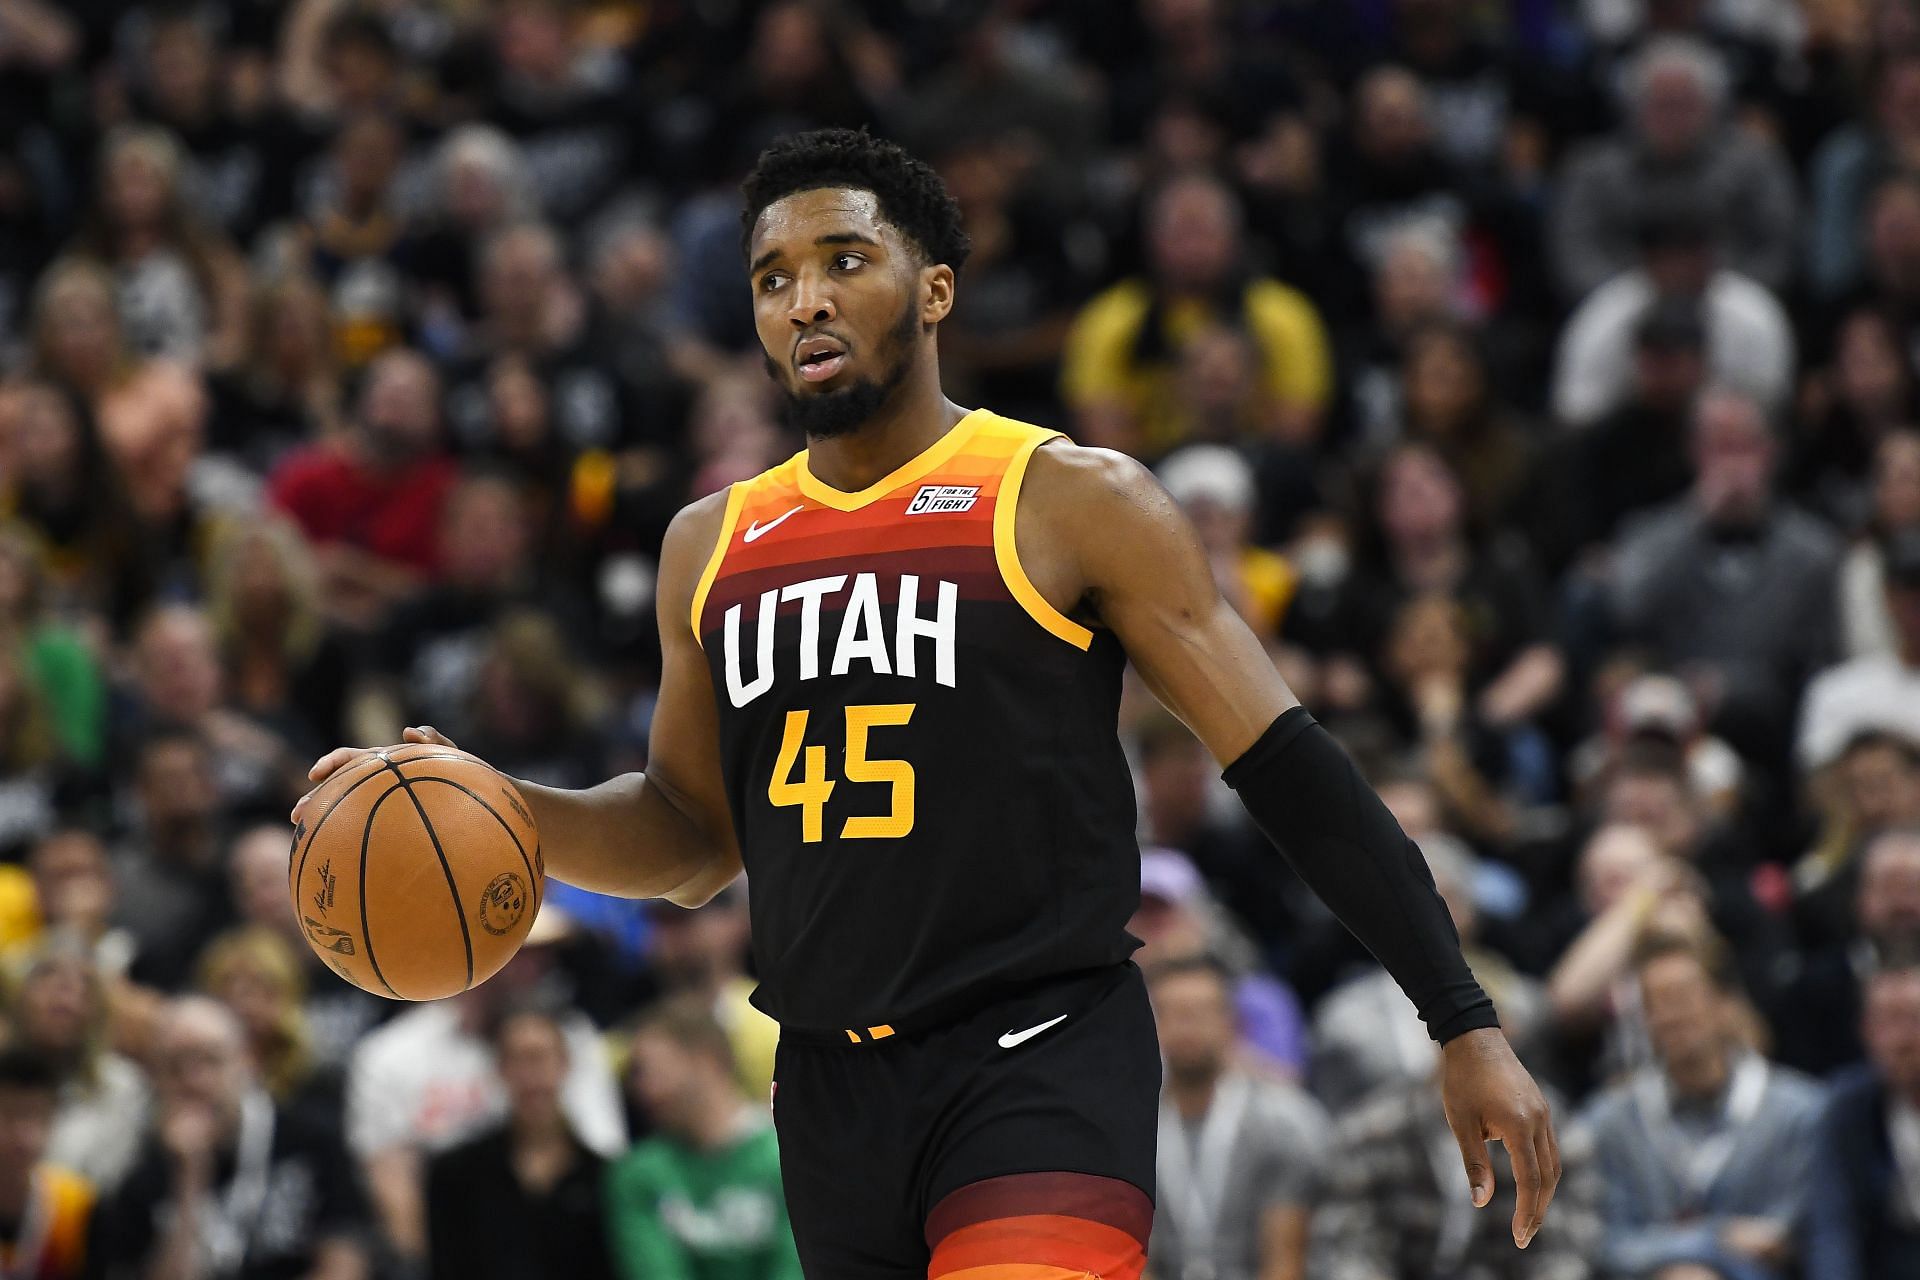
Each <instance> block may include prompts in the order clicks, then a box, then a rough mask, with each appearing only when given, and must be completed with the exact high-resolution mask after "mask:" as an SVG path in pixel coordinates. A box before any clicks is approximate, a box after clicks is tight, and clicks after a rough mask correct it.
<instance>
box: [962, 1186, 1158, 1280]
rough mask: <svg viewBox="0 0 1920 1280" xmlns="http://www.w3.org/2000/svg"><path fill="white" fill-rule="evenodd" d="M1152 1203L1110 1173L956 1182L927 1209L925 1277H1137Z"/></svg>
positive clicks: (1108, 1279)
mask: <svg viewBox="0 0 1920 1280" xmlns="http://www.w3.org/2000/svg"><path fill="white" fill-rule="evenodd" d="M1152 1226H1153V1202H1152V1201H1151V1200H1150V1199H1149V1198H1148V1196H1147V1194H1146V1192H1144V1191H1142V1190H1140V1189H1139V1188H1138V1187H1135V1186H1133V1185H1132V1184H1131V1183H1127V1182H1122V1181H1120V1180H1119V1179H1117V1178H1103V1177H1096V1176H1094V1175H1092V1174H1084V1173H1016V1174H1009V1175H1007V1176H1005V1177H1000V1178H989V1179H987V1180H986V1181H984V1182H976V1183H973V1184H972V1185H970V1186H965V1187H962V1188H960V1189H959V1190H958V1191H955V1192H953V1193H952V1194H951V1195H949V1196H947V1197H946V1198H945V1199H944V1200H942V1201H941V1202H940V1203H939V1204H938V1205H936V1206H935V1207H934V1210H933V1212H932V1213H931V1214H929V1215H928V1216H927V1245H928V1247H929V1248H930V1249H932V1251H933V1259H932V1261H931V1262H930V1263H928V1265H927V1276H928V1280H1087V1278H1088V1277H1097V1280H1138V1278H1139V1277H1140V1275H1141V1274H1142V1273H1143V1272H1144V1271H1145V1270H1146V1265H1147V1236H1148V1234H1149V1232H1150V1231H1151V1230H1152Z"/></svg>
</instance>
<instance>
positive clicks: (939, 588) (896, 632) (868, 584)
mask: <svg viewBox="0 0 1920 1280" xmlns="http://www.w3.org/2000/svg"><path fill="white" fill-rule="evenodd" d="M898 577H899V590H898V592H897V593H895V603H894V608H893V616H892V617H891V618H888V617H887V616H886V615H885V612H884V611H883V610H882V608H881V605H880V580H879V577H878V576H877V575H875V574H871V573H856V574H854V575H853V580H852V584H851V586H849V584H848V580H847V579H848V575H846V574H844V573H837V574H834V575H833V576H832V577H827V578H808V579H807V580H806V581H804V582H793V583H789V584H788V585H786V586H784V587H778V588H770V589H768V590H766V591H762V592H761V593H760V595H759V597H758V599H757V600H756V601H755V602H754V604H753V608H754V619H755V620H754V622H753V624H752V626H753V635H754V645H753V647H754V656H753V670H754V674H753V677H752V678H751V679H748V678H747V676H746V675H745V673H744V671H743V670H742V664H741V652H740V646H741V641H740V634H741V631H742V630H743V629H744V628H743V622H742V610H743V609H744V608H745V607H746V606H745V605H744V604H735V605H730V606H728V608H727V613H726V621H725V622H724V623H723V624H722V629H723V631H724V633H725V636H726V639H725V655H726V672H727V700H728V701H730V702H731V703H732V704H733V705H734V706H736V707H744V706H746V705H747V704H748V703H749V702H752V701H753V700H754V699H755V698H757V697H759V696H760V695H761V694H763V693H765V692H767V691H768V690H769V689H771V688H773V678H774V648H773V630H774V623H775V620H776V618H777V617H778V615H779V612H780V606H781V605H782V604H785V603H790V602H793V601H798V602H799V603H800V646H799V650H798V657H799V667H798V670H797V672H796V673H795V676H796V678H798V679H801V680H813V679H817V678H818V677H819V676H820V673H821V663H820V658H821V644H820V612H821V604H822V602H823V601H826V600H827V599H828V598H829V597H831V598H832V600H833V606H834V609H835V610H836V611H838V612H839V613H840V615H841V616H840V628H839V636H838V637H837V638H836V639H835V640H834V642H833V649H832V655H831V657H830V658H829V659H828V662H827V667H826V670H827V672H828V674H830V675H836V676H843V675H846V674H847V673H848V672H849V671H851V670H852V669H853V665H854V664H855V663H856V662H858V663H864V664H865V665H866V666H867V667H868V668H869V669H871V670H872V672H873V673H874V674H875V675H882V676H885V675H897V676H905V677H907V678H908V679H912V678H913V677H914V676H915V675H917V674H918V673H919V671H920V652H919V650H918V648H917V646H918V644H919V642H921V641H926V642H928V643H929V644H931V646H932V650H933V673H932V674H933V678H934V679H935V680H937V681H938V682H939V683H941V684H943V685H945V686H947V687H948V688H949V689H951V688H953V684H954V675H953V673H954V661H953V658H954V615H955V613H956V612H957V611H958V609H959V604H960V588H959V586H958V585H957V584H955V583H952V582H946V581H940V582H933V583H929V584H928V587H929V590H928V592H927V594H928V595H929V596H931V597H933V599H932V600H930V601H929V604H930V605H931V610H930V616H928V615H923V614H922V613H921V604H920V577H919V575H918V574H912V573H903V574H900V575H899V576H898Z"/></svg>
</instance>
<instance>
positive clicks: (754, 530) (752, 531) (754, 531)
mask: <svg viewBox="0 0 1920 1280" xmlns="http://www.w3.org/2000/svg"><path fill="white" fill-rule="evenodd" d="M805 510H806V506H805V504H802V505H800V506H797V507H795V508H794V509H793V511H789V512H787V514H786V515H782V516H775V517H774V518H773V519H771V520H769V521H767V522H766V523H765V524H761V523H760V522H759V521H757V520H756V521H753V522H751V523H749V524H748V525H747V531H746V532H745V533H743V534H741V535H740V541H742V542H752V541H753V540H754V539H755V538H757V537H759V536H760V535H761V534H763V533H772V532H773V531H774V530H775V529H776V528H778V527H779V525H780V522H781V521H782V520H785V519H786V518H787V516H790V515H792V514H793V513H794V511H805Z"/></svg>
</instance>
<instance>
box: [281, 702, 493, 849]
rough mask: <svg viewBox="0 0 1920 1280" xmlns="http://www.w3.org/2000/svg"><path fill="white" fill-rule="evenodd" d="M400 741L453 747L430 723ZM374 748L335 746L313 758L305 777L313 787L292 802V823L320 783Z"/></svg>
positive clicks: (304, 809)
mask: <svg viewBox="0 0 1920 1280" xmlns="http://www.w3.org/2000/svg"><path fill="white" fill-rule="evenodd" d="M400 741H401V742H402V743H403V744H410V743H425V744H429V745H432V746H439V747H453V742H452V741H451V740H450V739H449V738H448V737H447V735H446V734H444V733H441V732H440V731H439V730H438V729H436V728H434V727H433V726H432V725H421V726H420V727H419V728H417V729H407V730H406V731H405V732H403V733H402V734H401V735H400ZM374 750H375V749H374V748H372V747H335V748H334V749H333V750H332V751H329V752H327V754H325V755H323V756H321V757H320V758H319V759H318V760H315V761H314V762H313V767H312V768H311V769H308V770H307V779H308V781H310V782H312V783H313V787H312V789H311V790H309V791H308V792H307V794H305V795H303V796H301V797H300V799H299V800H298V801H296V802H295V803H294V806H293V812H292V813H291V814H289V815H288V816H289V817H290V818H292V820H293V823H294V825H295V826H298V825H299V824H300V819H301V817H302V815H303V814H305V812H306V808H307V801H309V800H311V799H313V793H314V792H315V791H318V790H319V789H320V787H321V784H323V783H324V782H326V780H327V779H328V778H330V777H332V776H333V775H334V774H336V773H338V772H339V771H340V770H342V769H344V768H346V767H347V766H348V765H350V764H352V763H353V762H354V761H356V760H360V759H364V758H365V757H367V756H370V755H372V754H373V753H374ZM454 750H456V751H458V750H459V748H458V747H454Z"/></svg>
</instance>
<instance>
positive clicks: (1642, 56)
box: [1549, 36, 1799, 300]
mask: <svg viewBox="0 0 1920 1280" xmlns="http://www.w3.org/2000/svg"><path fill="white" fill-rule="evenodd" d="M1624 83H1625V89H1626V103H1625V106H1626V112H1627V122H1626V128H1625V129H1624V130H1623V131H1622V132H1621V133H1619V134H1617V135H1615V136H1613V137H1609V138H1603V139H1599V140H1597V141H1594V142H1590V143H1587V144H1586V145H1584V146H1582V147H1580V148H1579V149H1577V150H1576V151H1574V152H1573V154H1572V155H1570V156H1569V157H1568V158H1567V160H1566V162H1565V163H1564V165H1563V166H1562V169H1561V172H1560V176H1559V184H1558V191H1557V192H1556V195H1555V199H1554V204H1553V211H1552V216H1551V221H1550V225H1549V251H1550V255H1551V258H1552V261H1553V267H1554V271H1555V273H1556V274H1557V275H1558V277H1559V280H1560V286H1561V289H1562V290H1563V291H1564V292H1565V294H1566V295H1567V297H1569V298H1571V299H1575V300H1577V299H1580V298H1583V297H1585V296H1586V295H1587V294H1588V293H1590V292H1592V291H1593V290H1595V289H1598V288H1599V287H1600V286H1601V285H1603V284H1605V283H1606V282H1607V281H1609V280H1611V279H1613V278H1614V277H1615V276H1617V275H1619V274H1620V273H1621V272H1622V271H1624V270H1626V269H1627V268H1628V267H1630V266H1631V265H1632V256H1633V238H1634V233H1635V230H1636V228H1638V227H1639V226H1640V225H1641V220H1642V218H1643V216H1644V213H1645V211H1646V210H1647V209H1649V208H1653V207H1657V206H1659V205H1662V204H1665V203H1667V202H1669V201H1673V200H1675V199H1676V198H1677V199H1679V200H1682V201H1686V202H1689V203H1691V204H1693V205H1694V206H1695V207H1696V208H1699V209H1700V210H1701V211H1702V212H1703V214H1704V215H1705V217H1706V218H1707V220H1708V225H1709V226H1711V227H1712V228H1713V229H1714V237H1715V239H1716V240H1717V242H1718V244H1719V249H1720V253H1719V258H1720V261H1721V262H1722V263H1724V264H1725V265H1726V266H1727V267H1729V268H1730V269H1732V270H1734V271H1737V272H1739V273H1740V274H1741V275H1743V276H1746V277H1747V278H1749V279H1751V280H1753V281H1755V282H1757V283H1758V284H1760V285H1761V286H1763V287H1765V288H1768V289H1780V288H1782V287H1784V286H1785V285H1786V284H1787V282H1788V280H1789V278H1790V277H1791V275H1792V273H1793V264H1794V260H1795V257H1796V249H1797V246H1798V243H1799V241H1798V235H1797V232H1798V223H1797V221H1796V216H1797V213H1798V209H1797V204H1798V201H1797V197H1796V195H1795V183H1794V177H1793V172H1792V169H1791V168H1790V167H1789V165H1788V163H1787V159H1786V157H1785V156H1784V155H1782V154H1781V152H1780V149H1779V147H1778V146H1777V144H1775V143H1774V142H1772V141H1770V140H1768V139H1765V138H1763V137H1761V136H1759V135H1757V134H1755V133H1753V132H1750V131H1748V130H1744V129H1740V128H1737V127H1735V125H1734V123H1733V122H1732V121H1731V120H1730V119H1729V118H1728V113H1727V110H1726V108H1727V98H1728V89H1729V86H1728V76H1727V69H1726V67H1725V65H1724V63H1723V62H1722V61H1721V59H1720V57H1719V56H1718V55H1717V54H1716V53H1715V52H1714V51H1713V50H1712V49H1711V48H1710V47H1709V46H1707V45H1705V44H1703V43H1701V42H1700V41H1698V40H1696V39H1693V38H1691V37H1687V36H1667V37H1662V38H1660V39H1656V40H1653V41H1650V42H1648V44H1647V45H1646V47H1645V48H1644V49H1643V50H1642V51H1641V52H1640V53H1639V54H1638V55H1637V56H1636V57H1635V58H1634V60H1633V61H1632V63H1631V64H1630V65H1629V66H1628V67H1627V68H1626V74H1625V77H1624Z"/></svg>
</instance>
